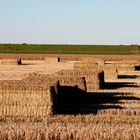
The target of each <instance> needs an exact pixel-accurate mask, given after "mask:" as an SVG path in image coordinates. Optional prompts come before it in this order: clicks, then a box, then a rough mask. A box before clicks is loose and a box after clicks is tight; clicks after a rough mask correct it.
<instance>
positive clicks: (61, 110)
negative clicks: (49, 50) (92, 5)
mask: <svg viewBox="0 0 140 140" xmlns="http://www.w3.org/2000/svg"><path fill="white" fill-rule="evenodd" d="M139 60H140V56H138V55H63V54H61V55H58V54H48V55H47V54H0V139H8V140H13V139H22V140H24V139H25V140H54V139H58V140H59V139H60V140H65V139H68V140H71V139H73V140H78V139H79V140H91V139H98V140H109V139H113V140H120V139H121V140H138V139H140V61H139Z"/></svg>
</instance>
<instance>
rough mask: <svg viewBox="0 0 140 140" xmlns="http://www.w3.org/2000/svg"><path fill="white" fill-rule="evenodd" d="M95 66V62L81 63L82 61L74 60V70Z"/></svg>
mask: <svg viewBox="0 0 140 140" xmlns="http://www.w3.org/2000/svg"><path fill="white" fill-rule="evenodd" d="M97 66H98V64H97V63H83V62H82V63H81V62H76V63H75V64H74V69H76V70H86V69H94V68H95V67H97Z"/></svg>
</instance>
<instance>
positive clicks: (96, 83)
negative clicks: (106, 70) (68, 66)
mask: <svg viewBox="0 0 140 140" xmlns="http://www.w3.org/2000/svg"><path fill="white" fill-rule="evenodd" d="M101 72H102V71H101V70H97V69H96V70H95V71H89V70H62V71H59V72H57V74H58V75H59V76H72V77H85V80H86V86H87V91H94V90H97V89H100V87H101V86H100V85H101V83H103V82H104V77H99V75H100V73H101Z"/></svg>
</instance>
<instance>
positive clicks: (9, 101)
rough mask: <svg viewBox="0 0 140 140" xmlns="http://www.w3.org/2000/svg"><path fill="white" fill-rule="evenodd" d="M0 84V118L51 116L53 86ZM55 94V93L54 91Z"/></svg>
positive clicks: (55, 84)
mask: <svg viewBox="0 0 140 140" xmlns="http://www.w3.org/2000/svg"><path fill="white" fill-rule="evenodd" d="M15 83H16V81H14V82H13V84H12V82H11V83H6V82H5V83H1V84H0V102H1V104H0V116H1V117H20V118H22V117H34V118H37V117H47V116H50V115H52V114H53V95H54V93H52V91H51V88H52V87H56V86H57V83H54V85H47V86H43V85H42V86H41V85H39V86H38V85H33V84H32V85H28V84H26V85H24V84H19V83H18V82H17V84H15ZM55 89H56V88H55ZM56 92H57V91H56Z"/></svg>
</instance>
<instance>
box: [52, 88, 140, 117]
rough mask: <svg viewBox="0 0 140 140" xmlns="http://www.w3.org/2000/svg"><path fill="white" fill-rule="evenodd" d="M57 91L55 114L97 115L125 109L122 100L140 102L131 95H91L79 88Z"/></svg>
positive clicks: (54, 102)
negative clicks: (106, 110) (102, 111)
mask: <svg viewBox="0 0 140 140" xmlns="http://www.w3.org/2000/svg"><path fill="white" fill-rule="evenodd" d="M57 90H58V93H57V94H53V95H54V98H53V99H54V100H53V109H54V110H53V112H54V114H65V115H77V114H80V115H84V114H97V113H98V111H99V110H102V109H123V107H122V106H121V104H123V102H121V100H140V98H136V97H133V96H132V94H131V93H119V92H115V93H111V92H108V93H101V92H100V93H97V92H94V93H91V92H86V91H84V90H81V89H79V88H78V87H77V86H76V87H70V86H59V87H58V89H57ZM52 92H54V89H52Z"/></svg>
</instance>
